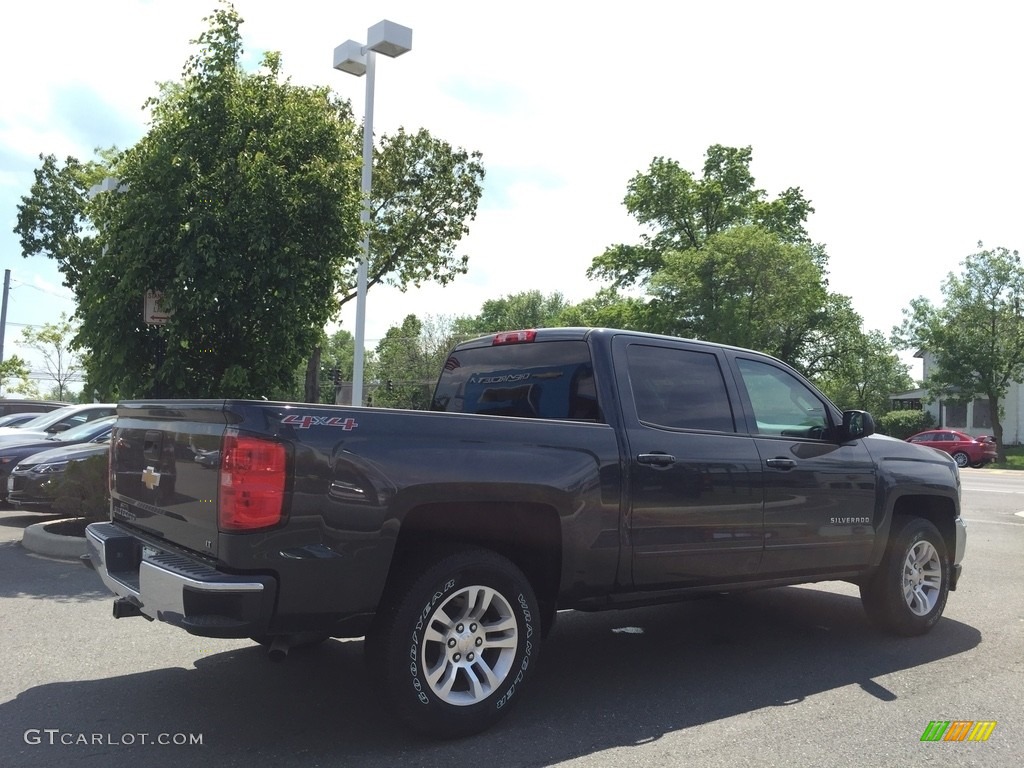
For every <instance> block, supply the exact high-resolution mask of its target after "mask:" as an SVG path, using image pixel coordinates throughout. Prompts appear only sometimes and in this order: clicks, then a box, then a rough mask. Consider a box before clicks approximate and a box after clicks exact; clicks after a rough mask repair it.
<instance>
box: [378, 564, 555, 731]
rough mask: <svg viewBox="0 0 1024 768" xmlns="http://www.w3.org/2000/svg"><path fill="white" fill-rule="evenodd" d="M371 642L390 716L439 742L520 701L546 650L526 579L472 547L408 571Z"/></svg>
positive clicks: (486, 724) (484, 724)
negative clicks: (530, 674) (391, 712)
mask: <svg viewBox="0 0 1024 768" xmlns="http://www.w3.org/2000/svg"><path fill="white" fill-rule="evenodd" d="M408 574H409V575H408V577H407V578H404V579H403V578H400V579H398V580H397V581H396V583H395V584H394V586H393V587H391V588H390V589H389V592H388V595H387V596H386V597H385V601H384V604H383V605H382V608H381V611H380V612H379V613H378V616H377V619H376V621H375V624H374V627H373V629H372V630H371V632H370V634H369V635H368V636H367V638H366V643H367V644H368V646H369V647H368V648H367V651H368V654H367V655H368V658H369V660H370V662H371V664H372V665H373V666H374V667H376V669H375V670H374V672H375V673H376V674H377V675H378V676H379V677H380V679H381V680H382V681H383V687H384V692H385V695H386V697H387V699H388V700H389V703H390V706H391V708H392V709H393V710H394V711H395V712H396V713H397V714H398V715H399V717H400V718H401V719H403V720H404V721H405V722H406V723H407V724H408V725H410V726H411V727H412V728H414V729H415V730H417V731H419V732H421V733H424V734H427V735H430V736H436V737H440V738H452V737H456V736H467V735H469V734H472V733H477V732H478V731H482V730H484V729H485V728H487V727H489V726H490V725H492V724H493V723H495V722H496V721H497V720H499V719H500V718H501V717H502V716H504V715H505V713H506V712H507V711H508V709H509V707H510V706H511V704H512V703H513V702H515V701H518V700H519V697H520V694H521V693H522V690H523V686H524V685H525V683H526V680H527V678H528V676H529V672H530V670H531V669H532V668H533V667H534V666H535V665H536V661H537V654H538V652H539V650H540V626H539V624H538V617H539V616H540V612H539V610H538V606H537V601H536V598H535V597H534V594H533V589H532V588H531V586H530V583H529V581H528V580H527V579H526V577H525V576H524V575H523V573H522V572H521V571H520V570H519V569H518V568H517V567H516V566H515V565H514V564H513V563H511V562H510V561H509V560H507V559H506V558H504V557H501V556H500V555H497V554H495V553H494V552H490V551H488V550H483V549H477V548H466V549H462V550H459V551H455V552H452V553H449V554H445V555H440V556H438V557H437V558H435V559H434V560H433V561H431V562H430V564H428V565H427V566H426V567H425V568H422V567H421V568H415V569H410V571H409V572H408Z"/></svg>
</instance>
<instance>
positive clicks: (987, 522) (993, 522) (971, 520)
mask: <svg viewBox="0 0 1024 768" xmlns="http://www.w3.org/2000/svg"><path fill="white" fill-rule="evenodd" d="M1017 514H1018V515H1019V514H1020V512H1018V513H1017ZM964 522H965V523H970V524H971V525H975V524H977V525H1012V526H1014V527H1015V528H1020V527H1022V526H1024V523H1015V522H1013V521H1012V520H976V519H974V518H970V517H965V518H964Z"/></svg>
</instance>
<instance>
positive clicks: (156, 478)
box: [142, 467, 160, 491]
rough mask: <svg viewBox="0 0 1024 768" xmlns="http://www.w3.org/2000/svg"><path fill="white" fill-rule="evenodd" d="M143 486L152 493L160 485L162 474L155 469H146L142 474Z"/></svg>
mask: <svg viewBox="0 0 1024 768" xmlns="http://www.w3.org/2000/svg"><path fill="white" fill-rule="evenodd" d="M142 484H143V485H144V486H146V487H147V488H149V490H151V491H152V490H153V489H154V488H156V487H157V486H158V485H160V473H159V472H157V471H156V470H155V469H153V467H146V468H145V469H144V470H143V472H142Z"/></svg>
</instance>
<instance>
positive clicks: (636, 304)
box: [556, 286, 654, 331]
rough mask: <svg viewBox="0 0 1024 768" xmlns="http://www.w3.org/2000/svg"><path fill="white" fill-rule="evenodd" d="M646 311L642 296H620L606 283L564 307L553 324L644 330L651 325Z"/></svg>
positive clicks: (647, 310) (647, 307)
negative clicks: (589, 294) (576, 301)
mask: <svg viewBox="0 0 1024 768" xmlns="http://www.w3.org/2000/svg"><path fill="white" fill-rule="evenodd" d="M649 310H650V308H649V306H648V304H647V302H645V301H644V300H643V299H640V298H637V297H635V296H623V295H622V294H620V293H619V291H618V290H617V289H616V288H615V287H614V286H606V287H604V288H601V289H600V290H599V291H598V292H597V293H596V294H594V295H593V296H591V297H590V298H589V299H584V300H583V301H581V302H579V303H577V304H570V305H568V306H567V307H565V308H564V309H563V310H562V311H561V313H560V314H559V316H558V322H557V323H556V325H560V326H566V327H571V326H581V327H588V328H623V329H625V330H632V331H646V330H649V329H650V328H652V327H653V325H654V322H653V321H652V319H651V318H649V317H648V312H649Z"/></svg>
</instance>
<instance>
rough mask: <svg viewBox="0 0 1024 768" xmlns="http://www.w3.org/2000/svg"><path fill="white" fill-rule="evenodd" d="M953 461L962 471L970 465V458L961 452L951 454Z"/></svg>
mask: <svg viewBox="0 0 1024 768" xmlns="http://www.w3.org/2000/svg"><path fill="white" fill-rule="evenodd" d="M953 461H955V462H956V465H957V466H958V467H960V469H963V468H964V467H966V466H967V465H968V464H970V463H971V457H970V456H968V455H967V454H966V453H964V452H963V451H957V452H956V453H954V454H953Z"/></svg>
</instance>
